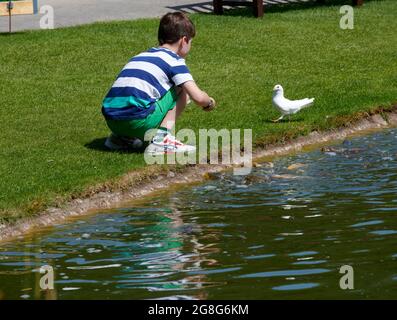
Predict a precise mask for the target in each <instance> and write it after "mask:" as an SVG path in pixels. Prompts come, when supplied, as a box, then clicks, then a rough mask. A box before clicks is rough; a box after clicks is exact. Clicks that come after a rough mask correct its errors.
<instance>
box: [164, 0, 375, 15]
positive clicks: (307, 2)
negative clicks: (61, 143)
mask: <svg viewBox="0 0 397 320" xmlns="http://www.w3.org/2000/svg"><path fill="white" fill-rule="evenodd" d="M373 1H381V0H364V5H365V4H366V3H368V2H373ZM242 2H246V3H248V4H249V5H250V6H249V7H236V8H229V9H227V8H228V7H227V6H225V8H224V15H225V16H236V17H250V18H251V17H253V12H252V1H242ZM263 2H264V12H265V17H266V13H280V12H286V11H293V10H305V9H313V8H315V7H331V6H343V5H346V4H347V5H352V4H353V0H294V1H288V0H271V1H268V0H264V1H263ZM167 8H169V9H173V10H178V11H182V12H186V13H199V14H203V15H208V14H213V6H212V1H205V2H197V3H193V4H186V5H178V6H168V7H167Z"/></svg>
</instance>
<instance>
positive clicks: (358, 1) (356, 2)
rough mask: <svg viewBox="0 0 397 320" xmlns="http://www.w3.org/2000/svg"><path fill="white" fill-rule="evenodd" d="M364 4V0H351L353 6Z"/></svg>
mask: <svg viewBox="0 0 397 320" xmlns="http://www.w3.org/2000/svg"><path fill="white" fill-rule="evenodd" d="M363 4H364V0H353V6H362V5H363Z"/></svg>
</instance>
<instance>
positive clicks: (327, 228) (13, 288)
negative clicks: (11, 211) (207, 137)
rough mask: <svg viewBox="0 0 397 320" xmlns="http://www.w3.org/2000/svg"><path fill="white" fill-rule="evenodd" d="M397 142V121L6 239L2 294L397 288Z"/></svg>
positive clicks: (207, 295) (0, 264)
mask: <svg viewBox="0 0 397 320" xmlns="http://www.w3.org/2000/svg"><path fill="white" fill-rule="evenodd" d="M396 142H397V130H396V129H391V130H386V131H383V132H377V133H374V134H371V135H369V136H365V137H356V138H352V139H350V140H347V141H344V142H343V143H342V144H340V145H334V146H332V147H330V148H325V149H323V150H314V151H311V152H308V153H302V154H297V155H292V156H288V157H283V158H278V159H274V160H273V163H267V164H266V163H265V164H263V165H262V166H261V167H257V168H254V170H253V172H252V174H251V175H249V176H248V177H238V176H233V175H231V174H219V175H214V177H213V178H214V179H213V180H209V181H206V182H205V183H203V184H201V185H195V186H190V187H188V188H187V187H184V188H179V189H177V190H173V191H168V192H163V193H158V194H156V196H154V197H152V198H150V199H146V200H144V201H140V202H134V203H132V204H131V205H130V207H126V208H122V209H114V210H107V211H103V212H100V213H98V214H95V215H91V216H85V217H79V218H76V219H74V220H73V221H72V222H69V223H65V224H61V225H58V226H56V227H53V228H46V229H44V230H41V231H39V232H37V233H35V234H33V235H29V236H27V237H24V238H20V239H18V240H17V241H13V242H9V243H4V244H1V245H0V296H1V297H2V298H3V299H39V298H40V299H44V298H58V299H155V298H156V299H316V298H331V299H365V298H391V299H393V298H397V263H396V259H397V246H396V244H397V241H396V240H397V220H396V213H397V198H396V192H397V143H396ZM291 165H292V166H291ZM43 265H50V266H52V267H53V269H54V274H55V290H53V291H51V292H50V293H48V292H47V293H45V292H43V291H40V288H39V282H40V277H41V276H42V274H40V273H39V269H40V267H41V266H43ZM343 265H349V266H351V267H353V271H354V289H353V290H349V289H347V290H342V289H341V288H340V285H339V281H340V278H341V277H342V276H343V274H341V273H340V272H339V271H340V268H341V267H342V266H343Z"/></svg>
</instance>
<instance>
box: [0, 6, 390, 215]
mask: <svg viewBox="0 0 397 320" xmlns="http://www.w3.org/2000/svg"><path fill="white" fill-rule="evenodd" d="M396 12H397V1H395V0H385V1H367V2H366V3H365V5H364V6H363V7H361V8H359V9H357V10H355V28H354V30H341V29H340V28H339V19H340V17H341V15H340V13H339V6H321V7H318V6H317V7H316V6H311V7H308V8H306V7H303V8H296V9H294V8H291V9H288V8H284V9H283V8H281V9H277V8H273V9H271V10H268V12H267V13H266V14H265V17H264V18H263V19H255V18H252V17H251V14H250V12H249V11H246V10H237V11H233V12H231V13H229V14H226V15H224V16H213V15H209V14H195V15H192V16H191V17H192V19H193V20H194V22H195V24H196V27H197V30H198V32H197V36H196V38H195V39H194V42H193V48H192V51H191V53H190V55H189V57H188V58H187V63H188V65H189V67H190V69H191V72H192V74H193V76H194V77H195V80H196V81H197V82H198V84H199V85H200V86H201V87H202V88H203V89H204V90H206V91H207V92H208V93H209V94H210V95H212V96H214V97H215V98H216V100H217V102H218V108H217V109H216V110H215V111H214V112H213V113H206V112H202V111H201V110H200V109H199V108H197V107H194V106H189V107H188V109H187V111H186V112H185V113H184V114H183V116H182V118H181V120H180V122H179V123H178V128H192V129H194V130H198V129H199V128H208V129H209V128H216V129H221V128H229V129H232V128H252V129H253V134H254V139H255V141H256V142H257V144H258V145H263V144H267V143H270V142H274V141H281V140H283V139H284V138H285V137H295V136H297V135H302V134H307V133H309V132H310V131H312V130H314V129H325V128H329V127H334V126H338V125H341V124H342V123H343V121H347V119H349V118H350V117H353V116H354V115H355V114H357V113H358V112H366V111H369V110H373V109H375V108H377V107H379V106H385V107H387V106H391V104H392V103H393V102H395V101H396V100H397V40H396V34H397V19H396ZM157 27H158V20H157V19H148V20H137V21H126V22H111V23H97V24H92V25H86V26H80V27H73V28H65V29H57V30H50V31H48V30H47V31H32V32H22V33H17V34H13V35H11V36H9V35H7V34H2V35H0V119H1V133H0V134H1V136H0V148H1V157H0V171H1V180H0V211H1V212H2V213H1V214H0V218H1V219H3V220H13V219H15V218H18V217H20V216H26V215H28V214H34V213H36V212H37V211H38V210H41V209H43V208H44V207H45V206H46V205H49V204H54V203H55V202H56V201H58V200H59V199H67V198H68V197H70V196H71V195H72V194H74V195H76V194H78V193H80V192H82V191H83V190H85V189H86V188H87V187H88V186H91V185H93V184H98V183H103V182H105V181H109V180H115V179H117V178H118V177H120V176H122V175H123V174H125V173H126V172H128V171H131V170H136V169H139V168H142V167H144V166H145V163H144V160H143V155H142V154H119V153H111V152H106V151H104V150H102V149H101V147H100V146H101V144H102V143H103V141H104V137H106V136H107V134H108V129H107V127H106V125H105V122H104V120H103V118H102V115H101V110H100V106H101V101H102V99H103V97H104V95H105V94H106V93H107V91H108V89H109V87H110V86H111V85H112V82H113V80H114V79H115V77H116V76H117V74H118V72H119V71H120V69H121V68H122V67H123V66H124V64H125V63H126V62H127V61H128V60H129V59H130V58H131V57H132V56H133V55H135V54H137V53H139V52H140V51H143V50H146V49H147V48H149V47H151V46H154V45H156V35H157ZM2 31H4V32H6V30H2ZM277 83H280V84H282V85H283V86H284V89H285V93H286V96H287V97H289V98H302V97H306V96H314V97H315V98H316V102H315V105H314V106H313V107H312V108H310V109H307V110H304V111H303V112H301V113H300V114H298V115H296V116H294V117H293V120H294V121H291V122H288V121H286V122H282V123H277V124H274V123H271V122H270V121H269V120H271V119H274V118H276V117H277V116H278V113H277V112H276V110H274V109H273V107H272V106H271V93H272V88H273V86H274V85H275V84H277Z"/></svg>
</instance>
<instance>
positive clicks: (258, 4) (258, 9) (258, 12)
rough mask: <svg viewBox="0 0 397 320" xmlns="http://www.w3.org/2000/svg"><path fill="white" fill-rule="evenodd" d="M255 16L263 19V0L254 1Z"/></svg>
mask: <svg viewBox="0 0 397 320" xmlns="http://www.w3.org/2000/svg"><path fill="white" fill-rule="evenodd" d="M253 1H254V2H253V5H254V15H255V17H257V18H261V17H263V0H253Z"/></svg>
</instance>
